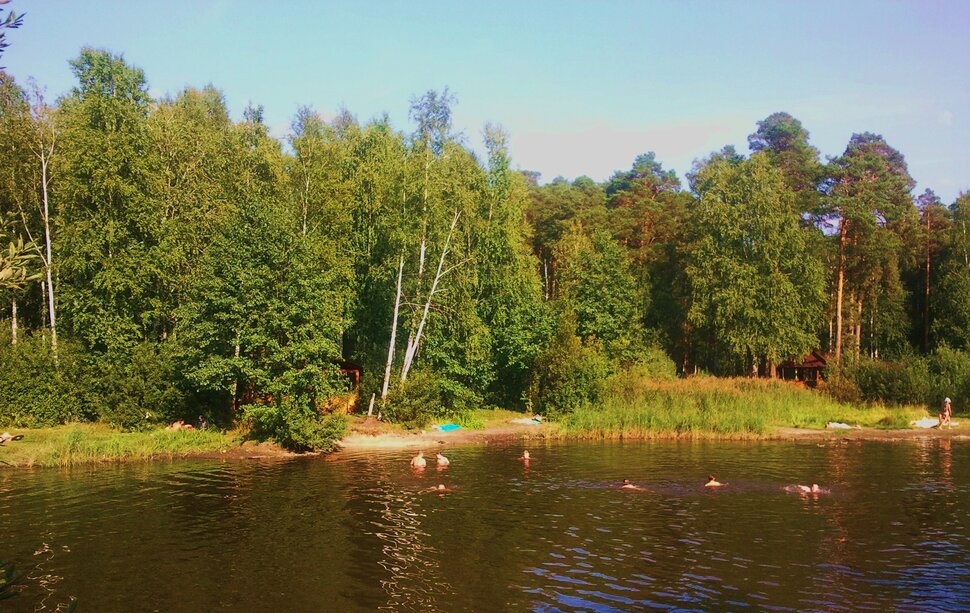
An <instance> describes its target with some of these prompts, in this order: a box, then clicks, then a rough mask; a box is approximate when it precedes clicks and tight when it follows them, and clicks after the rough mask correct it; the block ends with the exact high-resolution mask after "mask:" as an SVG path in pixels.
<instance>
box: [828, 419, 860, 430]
mask: <svg viewBox="0 0 970 613" xmlns="http://www.w3.org/2000/svg"><path fill="white" fill-rule="evenodd" d="M825 427H826V428H833V429H836V430H852V429H854V428H862V426H850V425H849V424H843V423H842V422H840V421H830V422H829V423H827V424H825Z"/></svg>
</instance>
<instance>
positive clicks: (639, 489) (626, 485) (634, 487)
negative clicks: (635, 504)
mask: <svg viewBox="0 0 970 613" xmlns="http://www.w3.org/2000/svg"><path fill="white" fill-rule="evenodd" d="M620 489H621V490H634V491H637V492H645V491H647V490H646V489H645V488H642V487H640V486H639V485H634V484H633V483H631V482H630V480H629V479H624V480H623V485H621V486H620Z"/></svg>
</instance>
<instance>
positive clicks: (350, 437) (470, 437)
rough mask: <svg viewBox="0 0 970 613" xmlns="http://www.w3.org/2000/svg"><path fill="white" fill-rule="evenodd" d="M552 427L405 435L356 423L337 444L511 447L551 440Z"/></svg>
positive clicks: (507, 426)
mask: <svg viewBox="0 0 970 613" xmlns="http://www.w3.org/2000/svg"><path fill="white" fill-rule="evenodd" d="M555 431H556V426H554V425H552V424H537V425H526V424H501V425H491V426H489V427H487V428H484V429H482V430H467V429H464V428H462V429H460V430H453V431H451V432H440V431H438V430H421V431H409V430H401V429H398V428H394V427H392V426H388V425H387V424H383V423H381V422H377V421H371V422H364V421H360V422H356V423H353V424H352V425H351V427H350V432H349V433H348V434H347V436H345V437H344V438H343V440H341V441H340V447H341V448H343V449H393V448H398V447H428V448H431V447H435V446H439V445H476V444H477V445H489V444H511V443H515V442H517V441H521V440H528V439H536V438H546V437H549V436H553V435H554V433H555Z"/></svg>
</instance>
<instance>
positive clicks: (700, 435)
mask: <svg viewBox="0 0 970 613" xmlns="http://www.w3.org/2000/svg"><path fill="white" fill-rule="evenodd" d="M936 439H946V440H970V428H963V429H961V428H959V427H956V428H951V429H947V430H940V429H939V428H908V429H897V430H890V429H880V428H866V427H863V428H852V429H848V430H845V429H816V428H790V427H779V428H776V429H775V430H774V431H772V432H770V433H768V434H750V433H743V434H737V433H735V434H723V435H719V434H716V433H709V432H689V433H676V432H656V433H654V434H652V435H651V436H635V437H630V436H625V437H624V436H595V435H594V436H576V435H570V434H568V433H564V432H563V431H562V430H561V428H560V427H559V426H558V424H555V423H546V424H541V425H538V426H526V425H515V424H509V425H501V426H491V427H486V428H483V429H479V430H465V429H462V430H456V431H452V432H437V431H431V432H427V431H421V432H407V431H403V430H397V431H394V430H390V429H383V430H380V431H378V432H362V431H354V430H351V431H350V432H349V433H348V434H347V435H346V436H345V437H344V438H343V439H341V440H340V442H339V443H338V449H337V452H339V451H343V450H348V451H361V450H388V449H404V448H415V447H427V448H433V447H438V446H443V445H494V444H511V443H516V442H529V441H538V440H561V441H570V440H585V441H624V440H625V441H636V440H642V441H647V440H696V441H828V440H848V441H886V442H892V441H917V440H936Z"/></svg>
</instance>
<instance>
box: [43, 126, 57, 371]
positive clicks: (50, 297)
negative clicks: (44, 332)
mask: <svg viewBox="0 0 970 613" xmlns="http://www.w3.org/2000/svg"><path fill="white" fill-rule="evenodd" d="M46 153H47V155H44V156H41V160H40V169H41V186H42V188H43V193H42V195H43V202H42V204H43V206H44V215H43V217H44V250H45V252H46V254H47V257H46V261H45V262H44V264H45V268H46V270H47V314H48V316H49V317H50V326H51V350H52V351H53V352H54V359H55V360H56V359H57V311H56V310H55V308H54V277H53V276H52V274H51V268H52V267H53V265H54V256H53V251H52V249H51V242H52V241H51V223H50V201H49V199H48V194H47V184H48V183H49V181H50V177H49V176H48V174H47V165H48V163H49V162H50V157H49V156H51V155H53V153H54V143H53V139H51V146H50V149H49V150H48V152H46Z"/></svg>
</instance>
